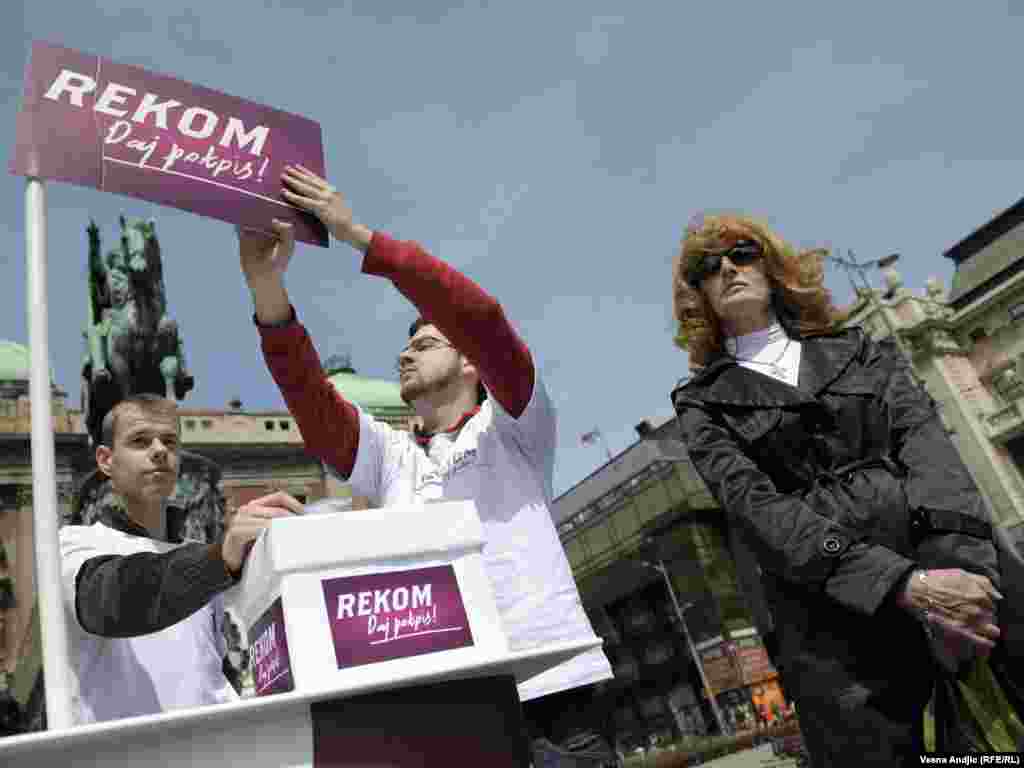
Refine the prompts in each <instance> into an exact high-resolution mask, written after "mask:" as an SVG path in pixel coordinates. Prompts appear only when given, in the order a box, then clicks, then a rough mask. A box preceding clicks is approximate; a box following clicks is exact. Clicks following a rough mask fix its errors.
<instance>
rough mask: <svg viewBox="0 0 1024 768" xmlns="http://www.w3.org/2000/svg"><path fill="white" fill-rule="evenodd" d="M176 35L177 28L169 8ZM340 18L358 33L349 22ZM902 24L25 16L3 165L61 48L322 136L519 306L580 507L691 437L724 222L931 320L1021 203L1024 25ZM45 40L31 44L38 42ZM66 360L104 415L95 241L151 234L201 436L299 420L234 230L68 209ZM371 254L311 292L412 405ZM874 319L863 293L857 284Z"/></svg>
mask: <svg viewBox="0 0 1024 768" xmlns="http://www.w3.org/2000/svg"><path fill="white" fill-rule="evenodd" d="M172 6H173V8H172ZM327 6H335V7H334V8H332V9H330V10H327ZM1014 6H1015V4H1012V3H1010V2H1009V1H1008V0H1006V1H1004V2H989V1H986V0H982V1H979V2H975V3H970V4H968V3H957V4H935V3H925V2H920V1H918V0H908V2H903V3H889V2H873V1H870V2H863V3H857V4H854V3H838V2H823V3H816V4H811V3H786V2H779V3H771V4H768V3H756V2H715V3H710V2H708V3H634V4H625V3H611V2H605V1H604V0H591V1H590V2H586V3H583V2H575V3H550V2H516V3H511V2H506V3H496V2H492V3H486V2H475V3H460V4H450V5H449V4H444V3H440V2H436V1H435V0H430V2H424V1H423V0H408V1H407V2H389V1H388V0H376V1H375V2H350V3H335V2H330V3H328V2H326V0H276V2H266V1H265V0H264V1H262V2H261V1H260V0H250V1H249V2H244V3H243V2H238V1H236V0H219V2H216V3H202V4H200V3H189V2H175V3H159V4H158V3H152V2H146V0H134V2H132V3H127V2H115V1H114V0H110V1H108V2H98V3H97V2H89V1H88V0H80V1H79V2H74V3H68V2H58V0H33V2H31V3H25V5H24V6H22V7H20V8H19V6H18V5H17V4H15V3H8V4H7V6H6V10H7V14H6V15H5V23H4V24H3V26H2V27H0V43H2V45H0V88H2V98H3V104H4V109H5V112H4V115H3V119H0V131H2V132H3V138H4V146H6V147H10V145H11V143H12V141H13V135H14V116H15V113H16V111H17V109H18V105H19V101H20V93H21V82H22V76H23V70H24V65H25V62H26V58H27V54H28V50H29V45H30V41H31V40H33V39H43V40H49V41H52V42H55V43H59V44H63V45H66V46H68V47H71V48H76V49H78V50H82V51H86V52H89V53H94V54H99V55H103V56H106V57H108V58H111V59H114V60H116V61H118V62H123V63H127V64H134V65H137V66H141V67H145V68H147V69H150V70H155V71H158V72H164V73H167V74H172V75H175V76H177V77H179V78H182V79H184V80H188V81H190V82H194V83H198V84H202V85H205V86H208V87H212V88H216V89H218V90H222V91H226V92H228V93H231V94H233V95H236V96H241V97H244V98H248V99H251V100H254V101H258V102H261V103H265V104H269V105H271V106H274V107H278V108H280V109H285V110H288V111H291V112H297V113H300V114H303V115H306V116H308V117H310V118H312V119H315V120H317V121H319V122H320V123H321V125H322V126H323V133H324V142H325V148H326V157H327V168H328V172H329V176H330V177H331V180H332V182H333V183H334V184H335V185H336V186H338V187H339V188H340V189H342V190H343V191H344V192H345V193H346V195H347V196H348V198H349V199H350V201H351V203H352V206H353V208H354V210H355V212H356V216H357V217H358V218H359V219H360V220H362V221H363V222H364V223H365V224H367V225H368V226H370V227H373V228H378V229H383V230H385V231H388V232H390V233H392V234H393V235H395V236H397V237H400V238H403V239H413V240H418V241H420V242H422V243H423V244H424V245H426V246H427V247H428V248H429V249H430V250H431V251H432V252H433V253H435V254H436V255H438V256H440V257H441V258H444V259H445V260H447V261H448V262H450V263H451V264H453V265H454V266H456V267H457V268H459V269H461V270H463V271H464V272H466V273H467V274H468V275H469V276H470V277H472V278H473V279H474V280H476V281H478V282H479V283H480V284H481V285H483V286H484V288H486V289H487V290H488V291H490V292H491V293H492V294H493V295H495V296H496V297H497V298H498V299H499V300H500V301H501V302H502V304H503V305H504V307H505V309H506V312H507V314H508V315H509V316H510V317H511V318H512V320H513V322H514V324H515V325H516V327H517V328H518V329H519V330H520V331H521V333H522V334H523V335H524V337H525V338H526V340H527V342H528V343H529V344H530V346H531V348H532V350H533V352H534V354H535V357H536V359H537V361H538V364H539V367H540V370H541V372H542V375H543V376H544V377H545V380H546V381H547V384H548V387H549V389H550V391H551V394H552V396H553V398H554V400H555V402H556V404H557V406H558V409H559V416H560V421H559V432H560V436H559V454H558V459H557V468H556V474H555V491H556V493H557V492H561V491H564V490H566V489H567V488H568V487H570V486H571V485H573V484H574V483H576V482H578V481H579V480H581V479H582V478H583V477H585V476H586V475H587V474H589V473H590V472H591V471H593V470H594V469H595V468H596V467H597V466H598V465H599V464H600V463H602V461H603V460H604V455H603V451H602V450H601V448H600V446H583V445H581V444H580V441H579V436H580V434H582V433H583V432H586V431H588V430H590V429H593V428H594V427H598V428H600V429H601V430H602V431H603V433H604V435H605V437H606V438H607V442H608V444H609V446H610V448H611V449H612V450H613V451H619V450H621V449H623V448H625V447H626V446H627V445H629V444H630V443H631V442H632V441H633V440H634V439H635V433H634V431H633V425H634V424H636V423H637V422H638V421H640V420H641V419H644V418H648V419H651V420H653V421H655V422H659V421H661V420H663V419H665V418H667V417H669V416H670V415H671V409H670V406H669V401H668V392H669V391H670V389H671V388H672V386H673V385H674V382H675V381H676V380H677V379H679V378H680V377H681V376H683V375H684V374H685V373H686V370H687V362H686V355H685V354H683V353H682V352H680V351H678V350H676V349H675V347H674V346H673V344H672V333H673V327H672V315H671V306H670V291H669V279H670V261H671V258H672V254H673V252H674V250H675V249H676V247H677V243H678V240H679V237H680V235H681V232H682V229H683V227H684V225H685V223H686V222H687V221H688V220H689V219H690V218H691V216H693V215H694V214H695V213H696V212H698V211H700V210H702V209H716V208H729V209H739V210H743V211H747V212H751V213H755V214H758V215H761V216H764V217H766V218H768V219H769V220H770V221H771V222H772V223H773V224H774V225H775V226H776V227H777V228H778V229H779V230H780V231H781V233H782V234H783V235H784V236H786V237H787V238H789V239H791V240H793V241H795V242H796V243H798V244H801V245H831V246H833V247H836V248H839V249H841V250H842V252H845V250H846V249H848V248H851V249H853V250H854V251H855V252H856V253H857V254H858V256H859V257H860V258H861V259H864V260H866V259H871V258H877V257H878V256H882V255H885V254H888V253H892V252H894V251H898V252H900V253H901V254H902V255H903V258H902V261H901V263H900V268H901V271H902V273H903V275H904V278H905V280H906V282H907V284H908V285H909V286H910V287H911V288H912V289H914V290H915V291H921V290H923V288H924V282H925V280H926V279H927V278H928V277H930V276H933V275H934V276H937V277H939V278H941V279H942V280H943V281H944V282H945V284H946V286H947V288H948V286H949V283H950V278H951V276H952V264H951V263H950V262H949V261H948V260H947V259H944V258H942V253H943V252H944V251H945V250H946V249H947V248H949V247H950V246H951V245H953V244H954V243H955V242H957V241H958V240H960V239H961V238H962V237H964V236H965V235H967V234H968V233H969V232H970V231H972V230H974V229H975V228H977V227H978V226H980V225H981V224H983V223H984V222H985V221H987V220H988V219H989V218H991V217H992V215H994V214H995V213H997V212H998V211H1001V210H1003V209H1005V208H1007V207H1008V206H1010V205H1012V204H1013V203H1014V202H1016V201H1017V200H1018V199H1019V198H1020V197H1021V195H1022V193H1024V190H1022V185H1021V182H1020V179H1022V178H1024V160H1022V157H1021V153H1020V151H1019V146H1020V139H1019V137H1020V135H1021V126H1022V124H1024V109H1022V103H1024V102H1022V100H1021V98H1020V97H1019V95H1018V93H1019V72H1020V67H1021V61H1020V59H1021V55H1020V53H1016V54H1015V53H1014V51H1019V50H1020V40H1021V39H1024V13H1022V12H1021V11H1020V10H1018V9H1017V8H1019V6H1017V8H1015V7H1014ZM19 13H20V15H19ZM47 194H48V203H49V209H48V210H49V227H48V236H49V289H50V312H51V314H50V353H51V361H52V366H53V368H54V370H55V371H56V375H57V380H58V383H59V384H60V385H61V386H62V387H64V388H65V389H66V390H67V391H68V392H69V395H70V400H71V401H72V402H73V403H77V401H78V379H79V371H80V366H81V358H82V352H83V346H82V339H81V328H82V325H83V323H84V321H85V313H86V282H85V257H86V239H85V227H86V225H87V223H88V220H89V218H90V217H92V218H94V219H96V220H97V222H98V223H99V224H100V226H101V229H102V231H103V233H104V234H105V235H106V236H107V237H108V238H111V239H112V238H114V237H115V236H116V235H115V232H116V225H117V217H118V215H119V214H121V213H124V214H125V215H127V216H145V217H149V216H153V217H155V219H156V221H157V233H158V235H159V237H160V240H161V243H162V246H163V250H164V268H165V276H166V282H167V288H168V294H169V301H170V307H171V313H172V315H173V316H174V317H176V319H177V320H178V322H179V324H180V326H181V329H182V332H183V333H184V338H185V347H186V355H187V358H188V363H189V366H190V368H191V370H192V372H193V373H194V375H195V376H196V381H197V385H196V389H195V390H194V391H193V393H192V394H191V395H190V396H189V397H188V399H187V400H186V404H187V405H188V406H190V407H212V408H219V407H224V406H225V405H226V403H227V402H228V401H229V400H230V399H231V398H233V397H235V396H238V397H241V398H242V400H243V402H244V403H245V406H246V407H247V408H251V409H268V408H283V401H282V399H281V397H280V395H279V394H278V392H277V390H276V387H275V386H274V384H273V382H272V381H271V379H270V376H269V374H268V373H267V372H266V370H265V368H264V366H263V363H262V359H261V356H260V353H259V349H258V341H257V335H256V332H255V330H254V328H253V327H252V325H251V319H250V317H251V308H250V300H249V297H248V293H247V291H246V289H245V287H244V284H243V282H242V278H241V275H240V272H239V269H238V257H237V245H236V239H235V235H234V231H233V229H232V228H231V226H230V225H227V224H224V223H222V222H217V221H213V220H209V219H203V218H200V217H197V216H195V215H192V214H187V213H184V212H179V211H176V210H172V209H168V208H157V207H155V206H151V205H149V204H148V203H145V202H141V201H138V200H134V199H132V198H127V197H119V196H114V195H104V194H101V193H99V192H95V191H92V190H86V189H80V188H76V187H71V186H67V185H59V184H50V185H48V187H47ZM23 199H24V193H23V181H22V179H20V178H17V177H12V176H7V177H6V180H5V181H3V182H2V184H0V202H2V206H0V211H2V212H3V213H2V215H0V236H5V240H6V242H7V243H8V249H7V254H6V256H4V257H0V284H3V285H4V286H6V291H7V293H6V296H7V297H8V299H7V301H5V302H3V303H2V304H0V338H8V339H13V340H16V341H19V342H21V343H27V328H26V309H25V299H24V295H25V290H24V279H25V269H24V202H23ZM359 264H360V262H359V258H358V257H357V254H356V253H355V252H354V251H351V250H349V249H347V248H345V247H342V246H339V245H334V246H333V247H332V248H330V249H328V250H323V249H317V248H311V247H307V246H300V247H299V252H298V254H297V255H296V259H295V261H294V262H293V265H292V268H291V269H290V271H289V280H288V286H289V290H290V291H291V294H292V297H293V300H294V302H295V304H296V306H297V308H298V311H299V314H300V317H301V319H302V320H303V321H304V322H305V324H306V325H307V327H308V328H309V330H310V332H311V334H312V336H313V338H314V340H315V342H316V344H317V346H318V348H319V350H320V352H321V355H322V356H324V357H326V356H327V355H328V354H330V353H333V352H348V353H349V354H351V356H352V359H353V362H354V364H355V367H356V368H357V370H358V371H359V372H360V373H362V374H365V375H369V376H380V377H393V376H394V362H393V361H394V358H395V355H396V353H397V350H398V349H399V348H400V347H401V346H402V345H403V343H404V334H405V330H406V328H407V327H408V323H409V322H410V321H411V320H412V319H413V318H414V316H415V313H414V310H413V309H412V307H411V306H410V305H409V304H408V303H407V302H406V301H405V299H403V298H402V297H401V296H400V295H399V294H398V293H397V292H396V291H394V289H393V288H392V287H391V285H390V283H387V282H386V281H383V280H380V279H378V278H371V277H366V276H362V275H360V273H359ZM829 284H830V286H831V287H832V289H833V291H834V294H835V296H836V298H837V299H838V300H840V301H848V300H849V299H850V297H851V292H850V288H849V285H848V282H847V278H846V276H845V274H844V273H842V272H838V271H834V270H833V271H831V272H830V273H829Z"/></svg>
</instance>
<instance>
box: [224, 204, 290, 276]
mask: <svg viewBox="0 0 1024 768" xmlns="http://www.w3.org/2000/svg"><path fill="white" fill-rule="evenodd" d="M271 227H273V229H274V233H273V234H268V233H267V232H261V231H259V230H256V229H242V228H241V227H239V228H238V253H239V256H240V258H241V261H242V272H243V273H245V279H246V280H247V281H248V282H249V284H250V286H251V285H252V284H253V283H254V282H262V281H265V280H267V279H271V280H274V281H279V280H280V278H281V276H282V275H283V274H284V272H285V270H286V269H288V264H289V262H290V261H291V260H292V254H294V253H295V231H294V230H293V229H292V225H291V224H289V223H288V222H286V221H280V220H279V219H274V220H273V222H271Z"/></svg>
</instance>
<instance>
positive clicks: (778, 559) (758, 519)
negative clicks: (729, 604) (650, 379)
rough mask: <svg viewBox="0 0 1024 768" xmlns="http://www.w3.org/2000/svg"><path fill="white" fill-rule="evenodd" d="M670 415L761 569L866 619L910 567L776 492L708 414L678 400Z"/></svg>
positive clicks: (699, 470)
mask: <svg viewBox="0 0 1024 768" xmlns="http://www.w3.org/2000/svg"><path fill="white" fill-rule="evenodd" d="M677 410H678V411H679V422H680V426H681V429H682V435H683V438H684V440H685V441H686V446H687V450H688V451H689V454H690V459H691V460H692V461H693V465H694V467H695V468H696V470H697V473H698V474H699V475H700V476H701V478H702V479H703V480H704V482H705V483H706V484H707V486H708V489H709V490H710V491H711V494H712V495H713V496H714V497H715V498H716V499H717V500H718V503H719V504H720V505H721V506H722V508H723V509H724V510H725V512H726V513H727V514H728V515H729V519H730V521H734V522H735V524H737V526H738V528H739V531H740V534H741V535H743V536H744V538H745V540H746V542H747V544H748V546H749V547H750V549H751V550H752V551H753V553H754V555H755V556H756V557H757V560H758V563H759V564H760V566H761V568H762V569H763V570H765V571H766V572H769V573H772V574H774V575H775V576H777V577H778V578H781V579H784V580H785V581H788V582H790V583H793V584H799V585H802V586H805V587H807V588H810V589H818V590H823V591H824V592H825V594H827V595H828V596H829V597H831V598H832V599H834V600H836V601H837V602H839V603H840V604H842V605H844V606H846V607H848V608H851V609H853V610H856V611H858V612H860V613H864V614H868V615H871V614H873V613H874V612H875V611H876V610H878V608H879V607H880V605H881V604H882V601H883V600H884V598H885V597H886V595H887V594H888V593H889V591H890V590H891V589H892V587H893V585H895V584H896V583H897V582H899V581H900V580H901V579H902V578H903V577H905V575H906V574H907V572H908V571H909V570H910V569H912V568H913V566H914V562H913V561H912V560H909V559H908V558H906V557H904V556H903V555H901V554H899V553H898V552H896V551H894V550H892V549H889V548H887V547H885V546H882V545H880V544H875V543H872V542H871V541H869V540H868V537H867V535H866V534H865V533H864V532H863V531H861V530H858V529H856V528H853V527H851V526H849V525H844V524H843V522H842V521H841V520H837V519H833V518H831V517H828V516H825V515H822V514H820V513H818V512H817V511H816V510H815V509H814V508H812V507H811V506H810V505H808V504H807V503H806V502H805V501H804V500H803V499H802V498H801V497H800V496H796V495H793V494H785V493H780V492H779V491H778V490H776V488H775V485H774V483H773V482H772V481H771V479H770V478H769V477H768V475H767V474H766V473H765V472H763V471H762V470H761V469H760V468H759V467H758V466H757V464H756V463H755V462H754V461H753V460H751V459H750V458H749V457H748V456H747V455H746V454H744V453H743V451H742V450H741V448H740V446H739V444H738V443H737V442H736V440H735V439H734V438H733V436H732V433H731V432H730V431H729V429H728V428H727V427H726V426H725V424H724V423H723V422H722V421H721V420H720V419H716V417H715V416H714V414H713V412H711V411H710V410H708V409H707V408H705V407H703V406H702V405H700V404H697V403H690V402H686V401H677Z"/></svg>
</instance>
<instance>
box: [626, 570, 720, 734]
mask: <svg viewBox="0 0 1024 768" xmlns="http://www.w3.org/2000/svg"><path fill="white" fill-rule="evenodd" d="M636 562H638V563H640V565H643V566H644V567H646V568H652V569H654V570H655V571H657V572H658V573H660V574H661V578H662V579H663V580H664V581H665V588H666V589H667V590H668V595H669V597H670V598H672V605H673V606H674V607H675V609H676V616H677V617H678V618H679V625H680V626H681V627H682V628H683V636H684V637H685V638H686V647H687V648H688V649H689V651H690V655H691V656H693V660H694V661H695V662H696V663H697V672H699V673H700V681H701V683H703V685H704V692H705V693H706V694H707V697H708V701H709V702H710V703H711V711H712V713H714V716H715V722H716V723H718V730H719V731H720V732H721V733H722V734H728V733H729V731H728V730H726V726H725V719H724V718H723V717H722V711H721V710H720V709H719V708H718V700H717V699H716V698H715V692H714V691H713V690H712V689H711V684H710V683H709V682H708V676H707V675H706V674H705V673H704V662H702V661H701V658H700V654H698V653H697V648H696V646H694V644H693V638H692V637H691V636H690V628H689V627H688V626H687V624H686V616H685V615H684V613H683V612H684V611H685V610H686V609H687V608H690V607H691V606H692V605H693V603H687V604H686V605H685V606H681V605H680V604H679V598H678V597H676V590H675V587H674V586H672V579H670V578H669V575H668V568H666V567H665V562H664V561H663V560H658V561H657V562H652V561H650V560H637V561H636Z"/></svg>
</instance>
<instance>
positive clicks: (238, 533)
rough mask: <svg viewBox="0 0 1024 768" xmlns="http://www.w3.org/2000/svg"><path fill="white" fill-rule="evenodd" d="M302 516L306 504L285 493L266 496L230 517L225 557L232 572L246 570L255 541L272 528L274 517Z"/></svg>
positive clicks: (225, 562)
mask: <svg viewBox="0 0 1024 768" xmlns="http://www.w3.org/2000/svg"><path fill="white" fill-rule="evenodd" d="M301 514H302V503H301V502H299V500H298V499H296V498H295V497H294V496H289V495H288V494H287V493H284V492H283V491H277V492H275V493H271V494H269V495H268V496H262V497H260V498H258V499H255V500H254V501H250V502H249V503H248V504H243V505H242V506H241V507H239V508H238V510H237V511H236V512H234V513H232V514H230V516H229V519H228V523H227V530H226V531H225V533H224V541H223V543H222V544H221V557H222V558H223V559H224V564H225V565H226V566H227V567H228V570H230V571H231V572H232V573H238V572H239V571H240V570H242V563H244V562H245V557H246V555H248V554H249V549H250V548H251V545H252V542H253V541H255V540H256V537H257V536H259V535H260V533H262V532H263V530H264V529H266V528H267V527H269V526H270V523H271V521H273V520H274V518H277V517H291V516H292V515H301Z"/></svg>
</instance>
